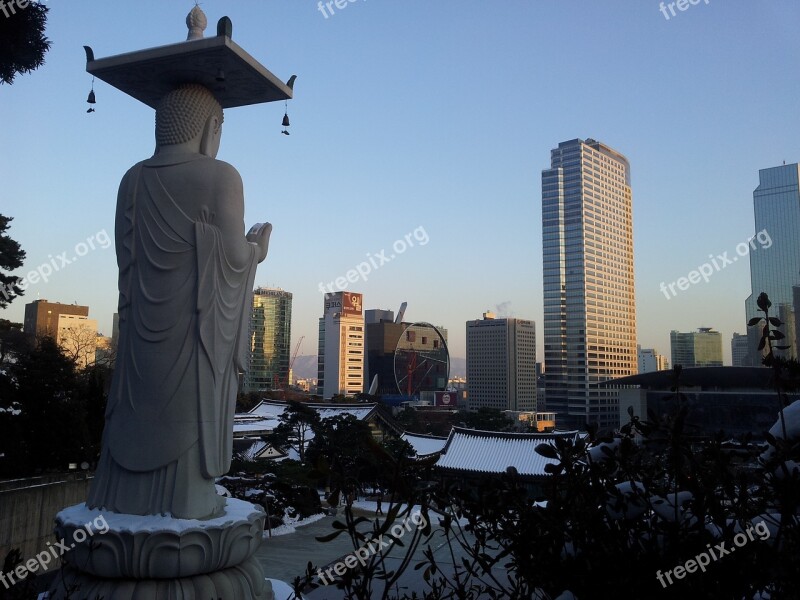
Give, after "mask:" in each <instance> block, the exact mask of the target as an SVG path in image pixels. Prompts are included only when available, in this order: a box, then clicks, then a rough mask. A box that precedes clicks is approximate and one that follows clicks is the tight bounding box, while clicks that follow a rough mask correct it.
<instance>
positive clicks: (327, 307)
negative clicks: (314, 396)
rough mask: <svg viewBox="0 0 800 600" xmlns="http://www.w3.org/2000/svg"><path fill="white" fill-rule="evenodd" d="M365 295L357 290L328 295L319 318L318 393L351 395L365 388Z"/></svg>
mask: <svg viewBox="0 0 800 600" xmlns="http://www.w3.org/2000/svg"><path fill="white" fill-rule="evenodd" d="M362 300H363V296H362V295H361V294H356V293H354V292H334V293H332V294H325V304H324V311H325V312H324V314H323V316H322V317H321V318H320V320H319V346H318V353H317V361H318V363H317V375H318V376H317V385H318V393H319V394H321V395H322V397H323V398H326V399H327V398H332V397H333V396H334V395H336V394H341V395H344V396H352V395H354V394H359V393H361V392H363V391H364V312H363V305H362Z"/></svg>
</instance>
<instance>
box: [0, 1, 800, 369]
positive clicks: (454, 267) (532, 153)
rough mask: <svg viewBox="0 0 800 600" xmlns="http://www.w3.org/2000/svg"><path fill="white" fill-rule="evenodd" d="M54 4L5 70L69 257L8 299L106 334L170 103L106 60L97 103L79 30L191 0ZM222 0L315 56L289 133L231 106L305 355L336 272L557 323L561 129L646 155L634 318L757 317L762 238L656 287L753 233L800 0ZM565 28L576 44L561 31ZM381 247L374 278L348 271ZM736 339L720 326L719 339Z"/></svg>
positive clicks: (53, 228)
mask: <svg viewBox="0 0 800 600" xmlns="http://www.w3.org/2000/svg"><path fill="white" fill-rule="evenodd" d="M48 6H49V7H50V9H51V10H50V14H49V19H48V29H47V34H48V36H49V37H50V39H52V40H53V48H52V50H51V51H50V52H49V53H48V55H47V57H46V63H45V65H44V66H43V67H41V68H40V69H38V70H37V71H35V72H33V73H32V74H29V75H24V76H20V77H19V78H18V79H17V80H16V81H15V83H14V84H13V85H12V86H7V87H5V88H4V89H3V90H2V93H3V100H4V101H3V108H4V112H6V114H8V115H13V117H14V118H12V119H8V123H7V128H6V130H5V132H4V133H5V136H4V140H6V141H7V144H9V145H10V146H11V147H12V148H13V152H11V153H10V154H9V156H8V158H7V159H6V160H5V161H4V163H3V164H2V165H0V173H2V175H3V178H4V181H6V182H7V189H6V191H7V196H6V199H5V200H4V205H3V209H2V210H3V214H7V216H10V217H13V218H14V221H13V222H12V223H11V229H10V234H11V236H12V237H13V238H14V239H16V240H18V241H19V242H20V243H21V245H22V247H23V249H24V250H26V252H27V253H28V257H27V260H26V263H25V267H24V268H23V269H22V270H20V271H18V274H20V275H24V274H26V273H28V272H29V271H31V270H34V269H36V268H38V267H41V266H44V265H50V269H49V270H50V272H51V273H50V274H49V275H48V278H47V279H48V281H47V282H44V281H38V282H36V283H33V284H32V285H31V286H30V287H29V290H28V293H27V294H26V296H24V297H22V298H20V299H19V300H17V301H16V302H14V303H13V304H12V305H11V306H10V307H9V309H7V310H5V311H4V312H3V314H2V317H3V318H8V319H10V320H12V321H19V322H21V321H22V316H23V310H24V309H23V307H24V304H25V303H27V302H31V301H33V300H35V299H37V297H38V298H48V299H50V300H52V301H60V302H65V303H72V302H77V303H79V304H81V305H88V306H91V308H92V314H93V316H94V318H96V319H97V320H98V321H99V329H100V331H101V332H103V333H105V334H107V335H108V334H109V333H110V331H111V319H112V314H113V313H114V312H115V311H116V301H117V298H116V296H117V292H116V277H117V276H116V264H115V260H114V255H113V254H114V252H113V247H112V246H111V245H109V244H108V243H107V242H108V241H109V239H110V238H111V237H113V236H112V235H111V234H112V233H113V213H114V205H115V198H116V190H117V185H118V182H119V178H120V177H121V176H122V174H123V173H124V171H125V169H126V168H127V167H128V166H129V165H130V164H133V163H134V162H136V161H137V160H141V159H143V158H146V157H147V156H149V155H150V154H151V153H152V146H153V143H152V133H151V132H150V130H149V124H150V123H151V122H152V118H153V115H152V111H151V110H150V109H147V108H146V107H144V106H138V105H137V103H135V102H133V101H132V100H130V99H129V98H126V97H125V96H124V95H123V94H121V93H120V92H118V91H117V90H115V89H113V88H111V87H110V86H108V85H106V84H104V83H102V82H95V85H94V90H95V93H96V95H97V102H98V103H97V105H96V110H97V112H95V113H92V114H86V113H85V110H86V105H85V99H86V95H87V93H88V91H89V89H90V88H91V85H92V82H91V77H90V76H89V75H88V74H87V73H86V72H85V70H84V66H85V57H84V55H83V50H82V48H81V46H82V45H84V44H88V45H91V46H92V48H93V49H94V50H95V53H96V55H97V56H99V57H102V56H109V55H113V54H118V53H122V52H127V51H130V50H133V49H137V48H142V47H146V46H157V45H162V44H166V43H171V42H174V41H180V40H181V39H183V38H184V37H185V26H184V25H183V21H184V18H185V15H186V12H187V10H188V9H189V8H191V2H190V3H187V4H186V5H184V4H181V3H175V4H172V5H170V6H165V4H164V3H163V2H162V3H157V2H155V1H145V2H142V3H141V4H140V5H137V7H136V10H133V9H132V8H129V7H124V6H119V5H110V4H108V3H106V4H103V3H101V2H99V1H98V0H87V1H86V2H85V3H82V4H80V5H71V4H70V5H67V4H66V3H58V2H52V3H48ZM203 9H204V11H205V12H206V13H207V15H208V17H209V22H210V23H213V22H215V21H216V20H217V19H218V18H219V17H221V16H223V15H225V14H227V15H229V16H230V17H231V19H232V20H233V23H234V39H235V40H240V41H242V44H243V45H244V46H246V47H248V48H252V49H253V50H252V52H253V55H254V56H255V57H256V58H257V59H259V60H261V61H263V62H264V64H265V65H266V66H267V67H268V68H270V69H271V70H272V71H273V72H274V73H276V74H277V75H279V76H280V77H281V78H283V79H284V80H286V79H288V78H289V76H291V75H293V74H297V75H298V79H297V83H296V86H295V92H296V93H295V100H293V101H291V102H290V103H289V105H288V113H289V115H290V118H291V122H292V128H291V134H292V135H291V136H288V137H287V136H281V135H280V121H281V117H282V116H283V111H284V107H283V105H281V106H277V105H275V106H268V107H253V108H244V109H241V110H240V111H239V112H238V113H237V111H234V112H231V113H230V114H226V120H225V126H224V128H225V131H224V133H223V140H222V148H221V152H220V158H221V159H223V160H226V161H228V162H231V163H233V164H236V165H237V167H238V168H239V169H240V171H241V173H242V177H243V180H244V186H245V206H246V222H247V226H248V227H249V225H251V224H252V223H254V222H260V221H264V220H269V221H271V222H273V223H274V225H275V233H274V237H273V241H272V247H271V250H270V256H269V258H268V259H267V261H266V262H265V263H264V264H263V265H262V266H261V267H260V268H259V271H258V275H257V280H256V283H257V285H269V286H270V287H274V286H280V287H282V288H284V289H292V290H293V292H294V302H295V304H294V311H293V314H294V319H293V323H292V329H293V334H294V338H295V340H298V339H299V338H300V336H301V335H305V336H306V338H307V339H306V340H305V343H304V345H303V347H302V348H301V352H300V353H301V354H306V355H308V354H313V353H314V349H315V346H314V339H315V338H316V335H317V332H316V329H317V318H318V316H319V314H318V311H319V309H318V307H319V301H320V298H321V296H322V293H321V292H319V290H318V283H319V282H325V283H327V282H335V281H336V280H337V278H340V277H343V278H344V280H345V281H346V282H347V288H346V289H347V291H354V292H359V293H363V294H364V301H365V308H384V309H391V310H396V309H397V306H398V305H399V303H400V302H402V301H408V302H409V309H408V310H409V317H408V318H409V320H412V321H413V320H415V317H417V316H419V317H423V316H424V318H425V319H427V320H429V321H431V322H435V323H441V324H442V325H444V326H445V327H447V328H448V329H449V330H450V331H451V332H452V336H451V340H450V345H451V347H452V355H453V356H455V357H464V356H465V334H464V332H463V329H464V328H463V323H465V322H466V321H467V320H469V319H472V318H474V315H476V314H481V313H482V312H484V311H486V310H493V311H494V312H497V313H498V315H500V316H514V317H518V318H523V319H529V320H532V321H535V322H538V323H541V322H542V321H543V306H542V301H541V288H542V275H541V253H540V252H541V251H540V247H541V246H540V239H541V231H540V225H539V223H537V221H538V220H539V219H538V216H537V215H538V212H539V206H540V200H541V196H540V186H539V182H538V177H539V173H540V171H541V169H542V168H545V167H546V165H547V164H548V152H549V149H550V148H552V146H553V144H554V143H556V142H557V141H559V140H566V139H572V138H575V137H583V138H586V137H594V138H595V139H600V140H603V142H604V143H607V144H609V145H610V146H611V147H615V148H620V149H622V151H623V152H624V153H625V154H626V155H627V156H628V158H629V159H630V161H631V163H632V168H633V177H634V182H633V186H634V188H635V190H636V198H637V204H636V207H635V208H634V215H633V218H634V243H635V256H636V280H637V284H636V297H637V313H638V321H639V332H638V333H639V335H638V337H639V339H638V341H639V343H640V344H641V345H642V346H643V347H655V348H666V347H667V344H668V340H669V331H671V330H672V329H677V330H684V331H686V330H691V329H695V328H697V327H701V326H707V325H713V326H714V327H715V328H716V329H718V330H719V331H721V332H722V334H723V337H725V338H726V339H727V338H729V337H730V336H731V334H732V333H733V332H735V331H742V330H743V329H744V324H745V315H744V311H743V302H742V300H743V298H745V297H746V296H747V295H748V294H749V293H750V281H749V273H748V270H747V267H746V261H744V260H740V261H739V262H737V263H736V264H732V265H729V266H727V267H726V268H725V269H724V270H721V271H718V272H715V273H714V274H713V277H712V278H711V279H710V280H709V281H707V282H706V281H701V282H700V283H698V284H694V285H692V286H691V287H689V288H688V289H685V290H678V288H675V289H676V291H678V292H679V293H677V294H676V295H674V296H673V295H670V297H669V298H667V297H665V296H664V294H663V293H662V292H661V290H660V289H659V286H660V284H661V283H662V282H666V283H667V284H669V283H671V282H675V281H678V280H679V278H680V277H682V276H686V275H687V274H688V273H690V272H692V271H693V270H695V269H696V268H697V267H698V265H701V264H702V263H704V262H706V261H707V260H708V258H707V257H709V255H720V254H723V253H724V252H725V251H728V252H729V253H730V254H731V255H733V253H734V249H735V248H736V247H737V244H739V243H740V242H742V241H744V240H747V239H748V238H750V237H751V236H753V235H754V234H755V233H756V230H755V229H754V227H753V218H752V192H753V190H754V189H755V188H756V187H757V186H758V171H759V170H760V169H765V168H771V167H774V166H777V165H780V164H781V163H782V162H783V161H786V162H789V163H794V162H796V161H797V160H798V158H800V152H798V148H797V146H796V142H795V141H794V140H796V139H797V138H798V133H800V132H798V125H797V124H795V123H794V122H793V121H791V120H787V119H786V117H785V115H787V114H791V109H792V107H793V102H794V96H795V93H794V89H795V85H794V79H793V76H791V75H789V76H787V75H786V73H795V72H798V69H797V66H798V65H797V64H796V63H797V62H798V56H800V52H798V50H800V43H798V40H797V39H796V37H795V36H794V33H793V31H792V29H791V27H790V25H789V24H790V23H792V22H796V18H797V17H798V16H800V7H798V6H796V5H795V4H793V3H790V2H788V1H787V2H776V3H772V4H770V5H769V6H765V7H754V6H728V5H722V4H720V3H710V4H709V5H707V6H706V5H704V6H703V9H702V10H699V9H695V10H694V11H687V12H685V13H678V14H677V16H675V17H672V18H670V19H669V20H667V19H665V18H664V16H663V15H662V14H661V13H660V12H659V10H658V5H657V3H652V4H650V3H646V2H645V3H630V4H627V5H617V6H602V5H597V4H592V3H588V2H575V3H574V5H568V4H566V3H561V4H558V5H552V6H550V5H507V6H488V5H472V6H469V7H467V8H465V7H464V6H463V5H462V4H455V3H448V2H445V3H442V4H438V5H436V6H428V5H421V4H415V3H405V4H403V5H402V6H399V5H379V4H377V3H375V4H372V3H366V2H365V3H357V4H353V5H352V6H349V7H348V9H349V10H347V11H337V12H336V14H334V15H329V18H324V16H323V15H321V14H320V13H319V11H318V10H317V7H316V3H311V2H309V3H307V4H306V3H293V4H289V3H283V4H278V3H276V4H272V5H270V6H265V5H263V4H259V3H256V2H255V1H252V0H247V1H243V2H241V3H237V4H236V5H232V4H230V3H224V2H221V1H219V0H211V1H209V2H207V3H204V5H203ZM121 24H124V26H121ZM567 29H569V31H570V32H571V33H570V36H571V38H573V39H574V40H575V43H574V44H572V45H571V46H570V47H558V41H559V40H560V39H561V37H562V36H563V31H565V30H567ZM409 30H414V31H415V32H416V37H415V40H416V41H412V40H411V39H410V38H408V37H407V36H406V35H404V33H403V32H405V31H409ZM766 31H769V35H768V36H767V35H766V34H762V33H761V32H766ZM754 32H755V35H754ZM308 40H313V42H310V43H309V42H308ZM475 40H478V43H475ZM556 48H558V49H557V50H556ZM331 49H334V50H335V51H330V50H331ZM590 54H591V55H592V61H589V59H588V56H589V55H590ZM689 56H691V57H692V59H691V60H688V59H687V57H689ZM776 56H778V57H780V60H775V57H776ZM466 65H470V68H466ZM595 65H597V66H599V65H602V68H595ZM631 81H635V85H634V86H631V85H620V84H619V82H628V83H629V82H631ZM476 85H479V86H482V87H486V88H489V89H493V90H495V91H496V92H497V93H496V94H494V96H495V97H492V98H490V97H488V95H487V94H476V93H475V91H474V90H475V86H476ZM587 89H589V90H592V91H593V93H589V94H587V93H585V90H587ZM55 90H57V96H58V101H57V102H54V98H53V95H54V91H55ZM545 90H546V93H545ZM734 92H735V93H734ZM755 123H758V126H757V127H755V126H754V124H755ZM119 139H125V140H126V144H124V145H123V147H120V146H119V145H118V143H117V140H119ZM112 149H113V150H112ZM43 174H44V175H45V176H43ZM359 213H360V214H359ZM42 215H47V218H45V219H44V222H43V220H42ZM355 217H357V218H355ZM354 218H355V219H354ZM370 219H375V220H376V222H379V223H380V226H379V227H370V226H369V224H368V221H369V220H370ZM355 223H360V224H359V225H358V226H354V224H355ZM364 223H366V226H365V225H364ZM420 228H422V229H420ZM416 231H424V232H425V234H426V238H425V239H428V240H429V241H428V242H425V244H424V245H423V244H422V239H420V238H422V236H419V237H418V238H414V237H413V235H412V237H411V238H410V240H411V241H413V242H414V244H413V245H409V244H408V243H407V242H408V241H409V238H408V237H407V236H408V235H409V234H410V233H411V234H413V232H416ZM773 239H774V236H773ZM401 240H405V244H404V243H403V242H401V243H397V242H400V241H401ZM396 244H397V245H396ZM400 248H402V249H403V252H398V251H397V250H399V249H400ZM765 252H769V250H765ZM382 253H383V254H382ZM392 254H394V255H395V258H394V259H392V260H386V261H385V262H384V257H385V259H389V257H390V256H391V255H392ZM64 259H66V260H67V261H69V262H65V260H64ZM73 259H74V260H73ZM372 259H375V260H374V263H373V261H372ZM365 261H366V262H367V263H369V264H370V265H371V272H370V273H369V274H368V275H367V276H366V279H365V278H363V277H361V275H360V274H359V275H358V276H357V277H353V278H351V280H348V278H347V276H348V273H349V272H350V271H351V270H355V269H356V268H357V266H358V265H359V264H360V263H362V262H365ZM451 290H453V291H455V292H456V293H455V294H452V293H450V294H449V299H448V301H442V300H441V298H442V296H443V294H445V293H446V292H449V291H451ZM541 343H542V342H541V341H540V342H539V348H538V351H539V353H540V355H541V354H542V351H543V347H542V345H541ZM293 344H294V341H293ZM729 352H730V349H729V348H728V344H725V359H726V360H725V362H726V363H729V361H730V354H729Z"/></svg>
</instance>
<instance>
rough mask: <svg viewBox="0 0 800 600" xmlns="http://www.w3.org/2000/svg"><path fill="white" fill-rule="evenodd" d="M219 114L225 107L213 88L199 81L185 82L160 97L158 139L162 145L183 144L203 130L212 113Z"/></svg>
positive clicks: (221, 115)
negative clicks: (221, 104)
mask: <svg viewBox="0 0 800 600" xmlns="http://www.w3.org/2000/svg"><path fill="white" fill-rule="evenodd" d="M214 115H216V116H218V117H219V122H220V124H221V123H222V119H223V114H222V107H221V106H220V104H219V102H217V99H216V98H214V95H213V94H212V93H211V91H210V90H209V89H208V88H206V87H204V86H202V85H199V84H194V83H191V84H186V85H182V86H180V87H178V88H176V89H174V90H172V91H171V92H170V93H169V94H167V95H166V96H164V97H163V98H162V99H161V102H159V104H158V108H157V109H156V143H157V144H158V145H159V146H169V145H172V144H182V143H184V142H188V141H189V140H192V139H194V138H195V137H196V136H197V135H199V134H200V132H201V131H203V126H204V125H205V124H206V121H208V118H209V117H212V116H214Z"/></svg>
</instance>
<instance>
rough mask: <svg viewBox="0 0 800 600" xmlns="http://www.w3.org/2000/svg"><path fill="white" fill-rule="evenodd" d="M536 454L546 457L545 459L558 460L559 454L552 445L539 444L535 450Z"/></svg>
mask: <svg viewBox="0 0 800 600" xmlns="http://www.w3.org/2000/svg"><path fill="white" fill-rule="evenodd" d="M535 450H536V454H538V455H540V456H544V457H545V458H552V459H558V452H557V451H556V449H555V447H553V446H552V445H550V444H539V445H538V446H536V448H535Z"/></svg>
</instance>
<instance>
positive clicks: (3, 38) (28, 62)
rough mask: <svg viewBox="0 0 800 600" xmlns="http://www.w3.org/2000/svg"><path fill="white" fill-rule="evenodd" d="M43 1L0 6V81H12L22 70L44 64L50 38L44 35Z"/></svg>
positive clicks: (29, 69) (45, 15)
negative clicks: (25, 4) (24, 4)
mask: <svg viewBox="0 0 800 600" xmlns="http://www.w3.org/2000/svg"><path fill="white" fill-rule="evenodd" d="M49 10H50V9H49V8H48V7H47V6H45V5H44V3H42V2H29V3H28V4H27V6H25V8H20V7H19V5H18V4H17V3H16V2H5V3H3V4H2V5H0V83H7V84H9V85H10V84H11V83H13V82H14V77H16V76H17V75H18V74H20V73H30V72H31V71H34V70H35V69H38V68H39V67H41V66H42V65H43V64H44V55H45V54H46V53H47V51H48V50H49V49H50V40H48V39H47V38H46V37H45V35H44V29H45V26H46V25H47V12H48V11H49Z"/></svg>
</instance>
